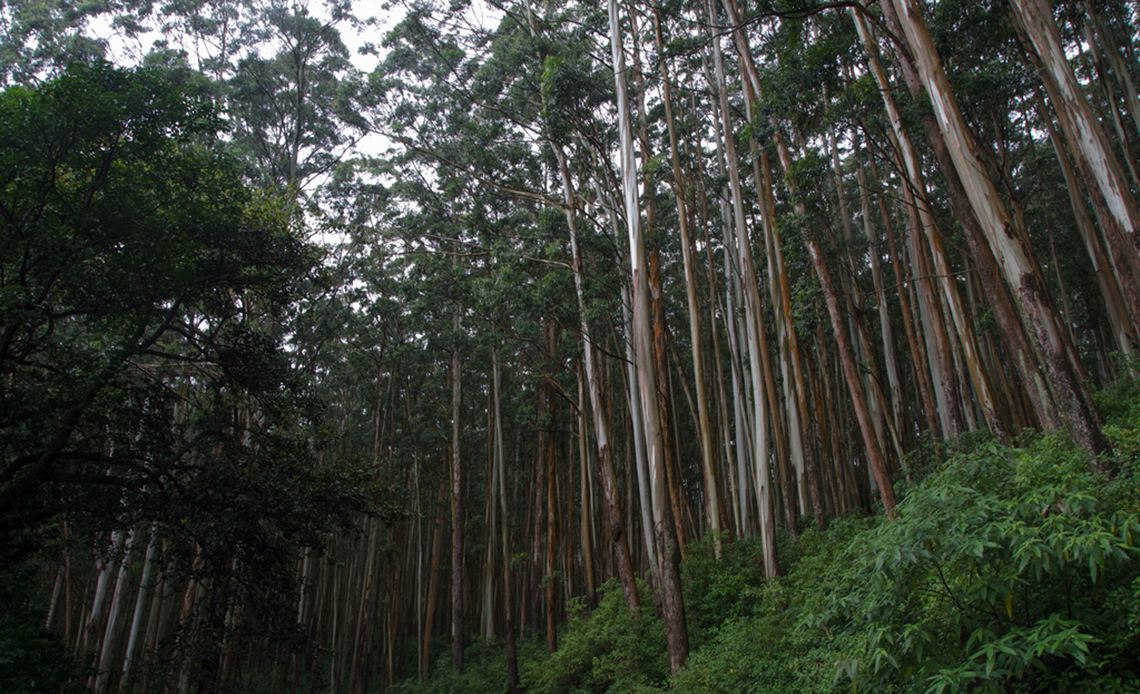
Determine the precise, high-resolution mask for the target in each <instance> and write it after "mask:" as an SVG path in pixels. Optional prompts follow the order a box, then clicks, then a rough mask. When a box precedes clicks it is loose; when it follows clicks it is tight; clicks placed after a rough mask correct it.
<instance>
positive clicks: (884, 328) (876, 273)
mask: <svg viewBox="0 0 1140 694" xmlns="http://www.w3.org/2000/svg"><path fill="white" fill-rule="evenodd" d="M856 173H857V176H858V180H859V209H860V211H861V212H862V216H863V233H865V234H866V235H867V240H868V242H869V243H870V256H871V280H872V282H874V285H875V303H876V304H877V306H878V312H879V331H880V335H881V337H882V340H883V364H884V366H885V367H886V370H887V386H888V387H889V388H890V391H891V398H890V402H891V417H892V418H893V419H894V421H895V425H896V426H897V427H899V428H900V429H901V428H902V427H903V403H902V383H901V382H900V381H899V370H898V362H897V360H896V357H895V337H894V331H893V330H892V328H891V312H890V308H889V307H888V306H887V291H886V289H885V287H884V284H883V258H882V254H881V252H880V251H879V247H878V232H877V231H876V229H875V219H874V217H873V216H872V210H871V193H870V190H869V188H868V184H867V175H866V174H865V173H864V171H863V167H861V166H857V167H856ZM898 453H899V455H900V456H901V454H902V451H901V450H900V451H898Z"/></svg>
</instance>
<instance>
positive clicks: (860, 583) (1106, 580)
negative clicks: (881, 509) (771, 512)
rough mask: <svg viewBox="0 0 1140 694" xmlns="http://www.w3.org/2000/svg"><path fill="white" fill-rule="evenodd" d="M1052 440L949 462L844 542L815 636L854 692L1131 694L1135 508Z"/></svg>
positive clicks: (1137, 652) (986, 446) (1137, 596)
mask: <svg viewBox="0 0 1140 694" xmlns="http://www.w3.org/2000/svg"><path fill="white" fill-rule="evenodd" d="M1089 463H1090V461H1089V460H1088V458H1087V457H1086V456H1085V455H1084V454H1083V453H1081V452H1079V451H1077V450H1076V449H1075V448H1074V447H1073V446H1071V445H1070V444H1068V443H1066V442H1064V441H1062V440H1061V439H1059V438H1057V437H1042V438H1040V439H1039V440H1037V441H1036V442H1035V443H1033V444H1032V445H1031V446H1030V447H1029V448H1028V449H1026V450H1018V449H1013V448H1007V447H1004V446H1001V445H999V444H997V443H996V442H988V443H983V444H981V445H979V446H977V447H975V448H974V449H973V450H972V451H967V452H962V453H959V454H957V455H955V456H954V457H952V458H950V459H949V460H948V461H947V462H946V463H945V464H944V465H943V466H942V468H941V469H940V470H939V471H938V472H936V473H934V474H932V475H931V476H930V477H929V478H928V479H926V480H925V481H923V482H921V483H920V484H918V485H916V486H915V487H914V488H913V489H912V490H911V491H910V493H909V494H908V495H907V497H906V499H905V500H904V501H903V502H902V503H900V504H899V506H898V515H899V517H898V520H897V521H895V522H883V523H881V524H879V526H878V527H877V528H876V529H875V530H874V531H872V532H869V533H866V534H865V535H862V536H860V537H858V538H856V540H855V541H854V542H852V544H851V546H850V547H849V551H848V561H847V562H846V565H847V566H848V568H847V569H846V575H845V577H844V580H843V582H842V586H841V587H840V589H839V590H837V591H835V592H834V593H833V595H832V597H831V598H830V599H829V600H827V601H826V603H825V605H824V609H823V610H822V611H821V612H819V614H818V615H816V617H815V624H817V625H820V626H827V625H830V627H831V628H832V629H835V630H836V632H837V633H838V634H839V635H841V636H842V637H843V638H846V639H849V640H850V643H851V649H852V650H851V653H850V654H849V657H847V658H846V659H845V660H844V661H843V663H842V665H841V671H840V679H842V680H849V681H850V683H851V684H853V685H855V686H856V688H857V689H858V690H859V691H869V690H870V691H906V692H910V691H915V692H944V691H959V690H969V691H993V692H998V691H1074V692H1076V691H1089V692H1094V691H1095V692H1107V691H1118V690H1121V691H1123V690H1127V691H1134V690H1136V682H1137V680H1136V677H1137V676H1138V675H1140V668H1138V667H1137V658H1138V656H1140V638H1138V633H1140V632H1138V631H1137V621H1138V616H1140V611H1138V607H1140V592H1138V589H1140V581H1138V580H1137V577H1138V575H1140V574H1138V571H1137V540H1138V538H1140V522H1138V518H1137V516H1136V514H1135V512H1134V511H1130V510H1122V509H1120V508H1119V507H1118V506H1117V505H1116V504H1113V503H1110V502H1108V501H1106V499H1110V498H1112V497H1117V498H1119V495H1118V494H1113V493H1112V491H1111V487H1112V485H1114V484H1115V485H1117V486H1119V485H1122V484H1123V485H1128V484H1131V482H1130V481H1119V482H1116V483H1110V482H1107V481H1106V480H1105V479H1104V478H1102V477H1098V476H1094V475H1093V474H1092V473H1091V472H1090V471H1089V470H1090V464H1089Z"/></svg>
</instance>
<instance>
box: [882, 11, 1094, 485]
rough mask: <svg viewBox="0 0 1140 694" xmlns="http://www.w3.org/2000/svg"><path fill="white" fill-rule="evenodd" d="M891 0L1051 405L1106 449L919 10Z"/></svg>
mask: <svg viewBox="0 0 1140 694" xmlns="http://www.w3.org/2000/svg"><path fill="white" fill-rule="evenodd" d="M892 4H893V9H895V10H896V13H897V15H898V18H899V20H900V21H901V24H902V27H903V31H904V33H905V35H906V39H907V42H908V43H909V44H910V46H911V48H912V52H913V54H914V57H915V60H916V62H917V64H918V68H919V72H920V74H921V76H922V81H923V83H924V84H925V86H926V89H927V92H928V93H929V95H930V98H931V102H932V104H933V106H934V113H935V117H936V118H937V120H938V124H939V127H940V129H941V130H942V134H943V136H944V137H945V138H946V144H947V147H948V149H949V151H950V156H951V158H952V159H953V161H954V165H955V169H956V170H957V172H958V175H959V176H960V177H961V180H962V184H963V186H964V188H965V190H966V194H967V196H968V197H969V200H970V203H971V205H972V207H973V208H974V211H975V213H976V214H977V217H978V221H979V222H980V223H981V227H982V230H983V232H984V233H985V235H986V240H987V241H988V242H989V244H990V246H991V247H992V248H993V250H994V253H995V255H996V256H997V260H998V263H999V265H1000V266H1001V268H1002V272H1003V274H1004V276H1005V279H1006V281H1007V282H1008V283H1009V285H1010V286H1011V287H1013V288H1014V290H1015V291H1016V293H1017V296H1018V298H1019V300H1020V306H1021V310H1022V315H1023V316H1024V319H1025V322H1026V324H1027V325H1028V326H1029V328H1030V330H1029V332H1030V333H1031V334H1032V335H1033V337H1034V338H1035V342H1036V348H1037V350H1039V353H1040V355H1041V359H1042V362H1043V363H1044V364H1045V366H1046V369H1047V371H1048V373H1049V375H1050V377H1051V381H1052V385H1053V387H1054V388H1055V390H1056V393H1057V400H1058V404H1059V406H1060V407H1059V408H1058V409H1059V410H1060V411H1061V412H1062V413H1063V416H1064V417H1065V420H1066V423H1067V425H1068V429H1069V433H1070V434H1071V435H1072V437H1073V440H1074V442H1075V443H1076V444H1077V445H1078V446H1080V447H1081V448H1083V449H1084V450H1086V451H1088V452H1089V453H1091V454H1093V455H1099V454H1101V453H1105V452H1108V451H1109V449H1110V446H1109V443H1108V440H1107V439H1106V438H1105V437H1104V434H1103V432H1101V430H1100V424H1101V422H1100V415H1099V413H1098V412H1097V411H1096V407H1095V406H1094V405H1093V403H1092V398H1091V396H1090V395H1089V392H1088V387H1087V385H1086V384H1085V383H1084V382H1083V381H1082V380H1081V379H1080V378H1079V377H1078V375H1077V374H1076V373H1075V370H1074V368H1073V366H1072V364H1070V362H1069V356H1068V354H1069V349H1068V346H1067V344H1066V341H1065V335H1064V333H1063V332H1062V331H1061V329H1060V326H1059V325H1058V321H1057V315H1056V311H1055V310H1054V309H1053V308H1052V305H1051V303H1050V301H1049V297H1048V296H1047V295H1046V293H1045V283H1044V279H1043V278H1042V277H1040V275H1039V273H1038V272H1037V271H1036V268H1035V263H1034V262H1033V260H1032V253H1031V251H1030V249H1029V248H1027V247H1026V246H1025V245H1024V243H1023V241H1022V239H1023V238H1024V234H1022V233H1019V231H1018V229H1017V228H1016V227H1015V226H1014V220H1013V218H1012V216H1011V215H1010V213H1009V210H1007V209H1006V208H1005V206H1004V205H1002V204H1001V197H1000V195H999V193H998V191H997V189H996V188H995V187H994V184H993V181H992V180H991V179H990V178H989V176H988V175H987V173H986V170H985V167H984V165H983V164H982V162H981V160H980V159H979V157H978V155H977V152H976V148H975V144H974V141H973V136H972V134H971V133H970V131H969V128H968V127H967V125H966V122H965V120H964V119H963V118H962V113H961V111H960V110H959V108H958V102H957V99H956V98H955V96H954V94H953V92H952V91H951V89H950V83H949V80H948V79H947V77H946V73H945V71H944V70H943V67H942V61H941V58H940V57H939V56H938V53H937V51H936V50H935V48H934V42H933V40H932V39H931V37H930V33H929V31H928V30H927V28H926V21H925V20H924V19H923V17H922V14H921V9H920V8H919V7H918V6H917V4H916V3H915V2H914V0H892ZM1098 468H1099V469H1100V470H1101V471H1103V472H1107V471H1108V469H1109V468H1108V464H1107V463H1098Z"/></svg>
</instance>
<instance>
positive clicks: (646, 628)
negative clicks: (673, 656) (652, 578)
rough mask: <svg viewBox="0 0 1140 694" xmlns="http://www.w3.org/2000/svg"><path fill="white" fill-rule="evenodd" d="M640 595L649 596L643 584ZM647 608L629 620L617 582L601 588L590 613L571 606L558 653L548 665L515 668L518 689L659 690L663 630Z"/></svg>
mask: <svg viewBox="0 0 1140 694" xmlns="http://www.w3.org/2000/svg"><path fill="white" fill-rule="evenodd" d="M639 592H640V593H641V594H642V595H644V596H647V597H648V596H650V595H651V592H650V591H649V590H648V588H647V587H646V586H645V585H644V584H642V585H641V586H639ZM647 602H649V604H648V605H647V604H644V603H643V604H642V606H641V612H640V614H639V615H637V616H632V615H630V613H629V610H628V609H627V607H626V604H625V600H624V598H623V597H622V593H621V589H620V588H619V587H618V585H617V582H616V581H610V582H609V583H607V584H606V585H605V586H604V587H603V588H602V590H601V598H600V600H599V603H598V607H597V609H596V610H594V611H593V612H586V611H585V607H584V604H583V603H582V601H581V600H575V601H571V603H570V607H569V611H570V613H571V615H572V616H571V618H570V624H569V625H568V626H567V627H566V629H565V631H564V632H562V634H561V635H560V638H559V647H558V650H557V651H555V652H554V654H553V655H551V656H550V658H549V659H545V660H536V661H532V662H530V663H528V664H526V665H525V666H523V665H521V664H520V677H521V680H522V684H523V686H524V687H526V689H527V691H528V692H533V693H534V694H560V693H565V694H570V693H574V694H579V693H582V694H584V693H587V692H599V693H600V692H632V691H637V690H638V689H640V688H645V687H652V686H659V685H661V684H662V683H663V682H664V681H665V677H666V673H668V660H667V658H666V652H665V628H664V626H663V625H662V623H661V620H659V619H658V618H657V616H656V615H655V614H654V611H653V607H652V602H650V601H647Z"/></svg>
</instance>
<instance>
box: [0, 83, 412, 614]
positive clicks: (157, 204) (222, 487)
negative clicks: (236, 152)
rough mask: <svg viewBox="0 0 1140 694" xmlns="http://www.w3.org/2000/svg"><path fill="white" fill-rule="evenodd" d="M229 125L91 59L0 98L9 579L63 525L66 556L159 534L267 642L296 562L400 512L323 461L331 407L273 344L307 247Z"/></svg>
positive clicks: (363, 476)
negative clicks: (324, 410)
mask: <svg viewBox="0 0 1140 694" xmlns="http://www.w3.org/2000/svg"><path fill="white" fill-rule="evenodd" d="M221 126H222V123H221V120H220V119H219V118H218V117H217V115H216V114H215V112H214V109H213V107H212V106H211V105H210V103H209V102H208V100H206V99H203V98H200V97H199V96H197V95H196V94H195V93H193V92H192V91H191V90H189V89H188V88H186V87H184V86H179V85H175V84H172V83H170V82H169V81H168V80H167V79H166V78H165V77H163V76H162V75H161V74H159V73H156V72H154V71H149V70H120V69H116V68H114V67H111V66H110V65H107V64H103V63H96V64H92V65H74V66H72V67H71V68H69V69H68V70H67V71H66V72H65V73H64V74H63V75H62V76H60V77H59V78H57V79H56V80H53V81H51V82H48V83H45V84H44V85H42V86H41V87H39V88H38V89H35V90H30V89H23V88H11V89H8V90H5V91H4V92H3V93H2V94H0V192H2V193H3V195H2V196H0V242H2V243H0V333H2V334H3V337H2V338H0V375H2V379H3V386H2V387H0V566H17V565H19V564H20V563H22V562H24V561H27V560H28V559H29V558H30V557H32V556H34V555H35V553H36V552H37V551H39V550H42V549H43V547H44V546H45V543H46V542H47V541H50V540H51V538H52V537H53V535H54V534H55V533H56V532H57V530H58V528H59V527H60V524H59V522H58V521H59V519H60V518H66V519H67V521H68V524H69V527H70V528H72V529H73V531H72V534H71V537H70V538H69V539H70V541H71V542H73V543H75V546H84V545H86V544H88V543H94V544H100V543H99V542H97V540H96V539H97V538H98V537H99V536H100V534H102V533H106V532H108V531H112V530H126V529H130V528H138V527H139V526H140V525H145V526H151V525H153V526H154V527H156V528H157V530H158V532H159V533H160V534H161V536H162V537H163V540H164V542H165V545H166V550H165V553H164V554H165V557H166V560H167V561H168V562H170V564H171V566H167V567H165V568H166V570H167V571H168V572H170V573H172V574H174V573H179V572H181V574H185V573H188V572H191V571H193V572H194V573H196V574H197V577H199V578H210V579H214V580H215V581H216V583H215V585H219V586H223V587H224V588H222V589H220V590H219V591H217V592H218V593H219V595H217V596H216V597H215V598H214V599H216V600H218V601H222V600H225V599H227V598H229V597H232V598H234V599H235V600H236V601H238V602H240V603H241V604H242V605H243V606H244V608H245V609H246V610H247V611H248V612H247V614H249V615H251V619H255V618H256V617H263V618H264V621H262V622H261V623H260V625H259V626H260V627H261V628H263V629H264V630H265V631H267V632H273V634H272V635H274V636H276V635H279V634H281V633H284V632H285V631H289V630H292V629H294V628H295V621H296V620H295V616H293V617H290V613H289V611H288V610H287V609H285V608H284V607H283V606H286V605H289V604H290V603H293V601H292V594H293V591H295V590H296V586H295V585H294V584H295V579H294V575H295V574H294V571H293V559H294V558H295V556H296V555H297V553H298V552H299V551H300V549H301V548H303V547H306V546H310V547H317V548H320V547H323V546H324V545H325V544H326V543H327V540H328V538H329V536H330V534H331V533H332V532H333V531H334V530H336V529H338V528H347V527H350V526H351V525H352V523H353V522H354V521H355V520H357V519H358V518H359V517H360V515H361V514H363V513H380V512H387V511H389V510H390V509H388V508H385V507H384V504H383V503H382V499H381V496H380V494H381V491H382V490H381V488H380V486H379V485H378V484H377V483H376V481H375V477H374V475H372V474H371V473H370V471H368V470H365V469H363V468H362V467H361V466H359V465H356V464H354V463H352V462H351V461H348V462H345V461H338V460H331V461H329V462H326V463H324V464H323V465H321V464H318V463H317V460H318V450H317V449H318V446H319V444H320V441H319V438H318V437H317V435H316V429H317V427H319V425H320V416H321V408H320V406H319V402H317V400H316V399H315V397H314V396H313V393H312V392H311V390H310V389H308V388H307V387H306V384H305V382H304V379H303V378H302V376H303V374H301V373H299V371H298V370H297V369H296V368H294V365H293V364H292V363H291V361H290V358H289V355H288V354H287V353H286V352H285V350H284V349H283V347H282V337H281V333H282V332H283V331H284V330H283V326H284V324H285V321H286V319H287V314H288V309H289V307H290V304H291V303H292V302H293V301H295V299H296V297H297V296H298V295H299V294H300V292H301V290H302V289H303V288H305V287H307V286H311V285H312V284H316V283H317V282H318V280H319V277H318V276H317V272H316V271H315V270H314V266H315V265H316V263H317V261H318V254H317V252H316V249H315V248H313V247H312V246H310V245H308V244H307V243H305V242H304V241H303V240H302V239H301V238H300V234H299V233H298V231H297V229H296V228H295V227H294V225H293V224H292V223H291V221H290V220H291V218H292V215H293V208H292V206H291V205H289V204H288V203H287V202H283V201H282V200H281V199H280V198H277V197H274V196H268V195H262V194H258V193H256V192H254V191H252V190H251V189H250V188H249V187H248V186H246V185H245V184H244V182H243V180H242V178H241V176H240V173H239V169H238V167H237V165H236V164H235V163H234V162H233V161H232V160H230V159H228V158H226V157H223V156H220V155H218V154H216V153H214V152H211V151H210V150H208V149H206V148H205V147H203V145H202V143H203V142H208V141H210V140H212V139H214V138H216V137H217V135H218V133H219V130H220V128H221ZM226 590H228V591H230V595H224V594H221V593H224V592H225V591H226ZM293 604H295V603H293ZM294 614H295V613H294ZM274 627H280V629H277V630H275V629H274Z"/></svg>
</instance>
